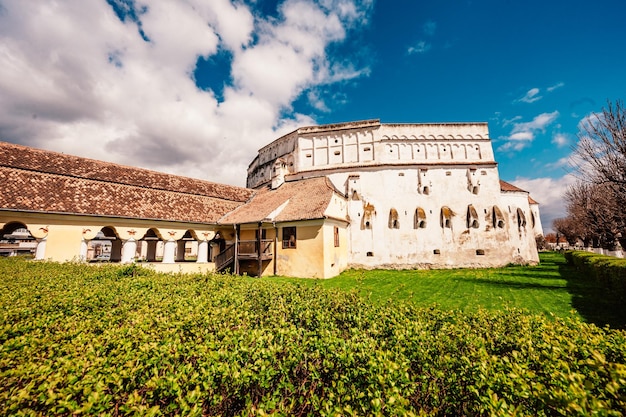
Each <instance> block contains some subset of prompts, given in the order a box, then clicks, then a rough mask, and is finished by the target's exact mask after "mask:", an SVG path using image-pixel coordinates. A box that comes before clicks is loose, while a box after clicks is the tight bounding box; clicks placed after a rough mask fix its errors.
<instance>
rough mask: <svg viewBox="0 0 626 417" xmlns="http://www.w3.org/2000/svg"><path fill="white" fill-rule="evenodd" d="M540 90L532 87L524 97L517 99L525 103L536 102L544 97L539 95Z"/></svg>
mask: <svg viewBox="0 0 626 417" xmlns="http://www.w3.org/2000/svg"><path fill="white" fill-rule="evenodd" d="M539 92H540V90H539V89H538V88H531V89H530V90H528V91H527V92H526V94H525V95H524V97H521V98H519V99H517V100H516V101H521V102H524V103H534V102H535V101H538V100H541V99H542V98H543V97H542V96H540V95H539Z"/></svg>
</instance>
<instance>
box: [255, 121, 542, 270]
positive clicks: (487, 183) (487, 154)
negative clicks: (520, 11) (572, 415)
mask: <svg viewBox="0 0 626 417" xmlns="http://www.w3.org/2000/svg"><path fill="white" fill-rule="evenodd" d="M341 126H343V127H345V128H335V129H334V130H333V129H330V128H327V127H326V128H325V127H319V128H315V127H313V128H305V129H301V130H299V131H297V132H294V135H297V142H294V148H293V152H292V153H290V154H287V155H284V156H283V159H284V158H290V160H291V161H293V166H292V167H291V169H290V174H291V178H290V179H291V180H296V179H301V178H306V177H310V176H315V175H320V174H323V175H326V176H328V177H329V178H330V179H331V181H332V182H333V184H334V185H335V187H336V188H337V189H339V190H341V191H342V192H344V193H345V195H346V197H347V199H348V201H347V208H346V209H347V215H348V218H349V219H350V225H349V226H348V230H347V240H348V242H347V244H348V257H349V264H350V266H353V267H366V268H375V267H392V268H393V267H397V268H413V267H461V266H500V265H505V264H508V263H512V262H515V263H520V262H536V261H538V256H537V251H536V245H535V235H536V234H537V233H536V232H537V230H540V229H541V222H540V220H539V214H538V207H536V208H533V212H534V214H535V219H536V223H535V228H533V226H532V223H531V211H530V210H531V208H530V206H529V204H528V193H525V192H522V193H519V195H517V194H516V195H511V194H503V193H502V192H501V190H500V182H499V174H498V170H497V165H496V163H495V160H494V154H493V148H492V146H491V141H490V139H489V132H488V128H487V125H486V124H484V123H476V124H472V123H469V124H380V123H363V124H360V123H355V124H347V125H345V126H344V125H341ZM333 127H334V126H333ZM289 138H290V140H291V139H293V138H296V136H289ZM294 140H295V139H294ZM273 149H274V148H272V147H269V148H267V149H266V152H265V154H264V155H265V156H264V158H263V159H262V160H263V161H264V160H265V159H267V155H269V154H268V152H273ZM285 150H288V148H285ZM277 155H278V153H277ZM266 165H268V164H266ZM256 175H257V176H256V177H255V178H256V179H255V181H256V182H255V183H256V184H261V183H263V182H264V181H265V182H267V181H269V180H270V179H271V173H269V172H268V173H266V174H263V175H259V174H258V173H257V174H256ZM288 180H289V179H288ZM426 190H428V192H426ZM470 204H471V205H472V206H473V207H474V209H475V211H476V214H477V217H478V227H477V228H474V227H468V224H467V212H468V206H469V205H470ZM444 206H446V207H449V208H450V209H451V210H452V211H453V212H454V213H455V216H453V217H452V219H451V227H450V228H446V227H442V226H441V221H440V219H441V209H442V207H444ZM494 206H497V207H499V209H500V211H501V212H502V214H503V215H504V217H505V224H504V227H502V228H499V227H494V222H493V207H494ZM509 206H511V207H513V206H514V207H515V208H514V209H512V211H511V212H509ZM417 207H421V208H422V209H423V210H424V211H425V213H426V217H427V221H426V227H424V228H415V226H414V223H415V219H414V217H415V211H416V208H417ZM517 207H520V208H522V210H523V211H524V212H525V216H526V220H527V225H526V226H525V227H523V228H520V227H518V224H517V220H516V214H517V213H516V209H517ZM336 208H338V207H336ZM391 209H395V210H396V211H397V214H398V222H399V227H398V228H390V227H389V215H390V211H391ZM368 210H371V213H372V215H371V219H370V222H371V227H364V225H363V219H364V218H365V216H366V212H367V211H368ZM338 217H341V216H338Z"/></svg>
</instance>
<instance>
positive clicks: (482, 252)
mask: <svg viewBox="0 0 626 417" xmlns="http://www.w3.org/2000/svg"><path fill="white" fill-rule="evenodd" d="M484 254H485V250H484V249H476V255H484Z"/></svg>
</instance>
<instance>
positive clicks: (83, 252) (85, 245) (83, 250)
mask: <svg viewBox="0 0 626 417" xmlns="http://www.w3.org/2000/svg"><path fill="white" fill-rule="evenodd" d="M88 249H89V241H88V240H86V239H85V238H83V239H82V240H81V241H80V253H79V254H78V259H79V260H80V261H81V262H85V261H86V260H87V250H88Z"/></svg>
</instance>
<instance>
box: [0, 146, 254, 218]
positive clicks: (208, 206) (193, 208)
mask: <svg viewBox="0 0 626 417" xmlns="http://www.w3.org/2000/svg"><path fill="white" fill-rule="evenodd" d="M0 184H2V193H0V209H9V210H24V211H35V212H56V213H68V214H80V215H95V216H114V217H126V218H141V219H158V220H168V221H185V222H198V223H216V222H217V220H218V219H220V218H221V217H223V216H224V215H225V214H226V213H228V212H230V211H232V210H234V209H235V208H237V207H238V206H240V205H242V204H243V202H245V201H247V200H248V199H249V198H250V197H251V196H252V195H253V194H254V191H253V190H250V189H246V188H240V187H233V186H229V185H222V184H215V183H212V182H208V181H202V180H196V179H192V178H185V177H180V176H175V175H168V174H163V173H158V172H153V171H149V170H145V169H139V168H131V167H124V166H120V165H115V164H111V163H107V162H101V161H94V160H90V159H85V158H79V157H75V156H68V155H63V154H59V153H54V152H47V151H42V150H38V149H32V148H27V147H24V146H19V145H12V144H7V143H2V142H0Z"/></svg>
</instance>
